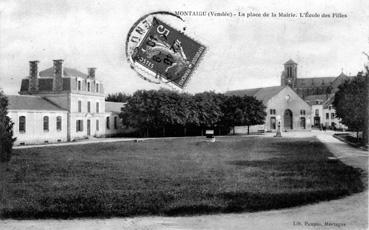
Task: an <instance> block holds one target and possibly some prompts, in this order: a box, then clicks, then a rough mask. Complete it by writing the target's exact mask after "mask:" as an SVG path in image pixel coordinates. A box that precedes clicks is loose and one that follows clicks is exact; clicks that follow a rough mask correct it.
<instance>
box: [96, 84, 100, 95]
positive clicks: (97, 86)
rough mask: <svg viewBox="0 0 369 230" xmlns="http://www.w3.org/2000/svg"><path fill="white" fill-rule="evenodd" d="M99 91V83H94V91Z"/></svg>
mask: <svg viewBox="0 0 369 230" xmlns="http://www.w3.org/2000/svg"><path fill="white" fill-rule="evenodd" d="M98 92H99V83H96V93H98Z"/></svg>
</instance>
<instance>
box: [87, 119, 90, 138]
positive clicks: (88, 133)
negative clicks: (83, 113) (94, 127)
mask: <svg viewBox="0 0 369 230" xmlns="http://www.w3.org/2000/svg"><path fill="white" fill-rule="evenodd" d="M90 135H91V120H90V119H88V120H87V136H90Z"/></svg>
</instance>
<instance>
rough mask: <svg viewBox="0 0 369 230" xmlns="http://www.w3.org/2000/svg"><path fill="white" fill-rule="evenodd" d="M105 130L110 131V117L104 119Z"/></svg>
mask: <svg viewBox="0 0 369 230" xmlns="http://www.w3.org/2000/svg"><path fill="white" fill-rule="evenodd" d="M106 128H107V129H110V117H107V118H106Z"/></svg>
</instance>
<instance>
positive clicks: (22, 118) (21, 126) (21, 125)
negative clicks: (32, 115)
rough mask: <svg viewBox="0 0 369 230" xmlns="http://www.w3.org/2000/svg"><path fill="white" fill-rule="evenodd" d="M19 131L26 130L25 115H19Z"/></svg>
mask: <svg viewBox="0 0 369 230" xmlns="http://www.w3.org/2000/svg"><path fill="white" fill-rule="evenodd" d="M19 132H20V133H24V132H26V117H25V116H20V117H19Z"/></svg>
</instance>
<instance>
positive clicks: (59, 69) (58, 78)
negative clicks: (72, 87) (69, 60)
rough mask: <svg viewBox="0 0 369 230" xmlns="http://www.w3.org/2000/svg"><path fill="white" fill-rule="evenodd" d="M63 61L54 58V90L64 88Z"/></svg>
mask: <svg viewBox="0 0 369 230" xmlns="http://www.w3.org/2000/svg"><path fill="white" fill-rule="evenodd" d="M63 61H64V60H62V59H59V60H53V62H54V65H53V69H54V84H53V90H54V91H62V90H63V76H64V71H63V70H64V69H63Z"/></svg>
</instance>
